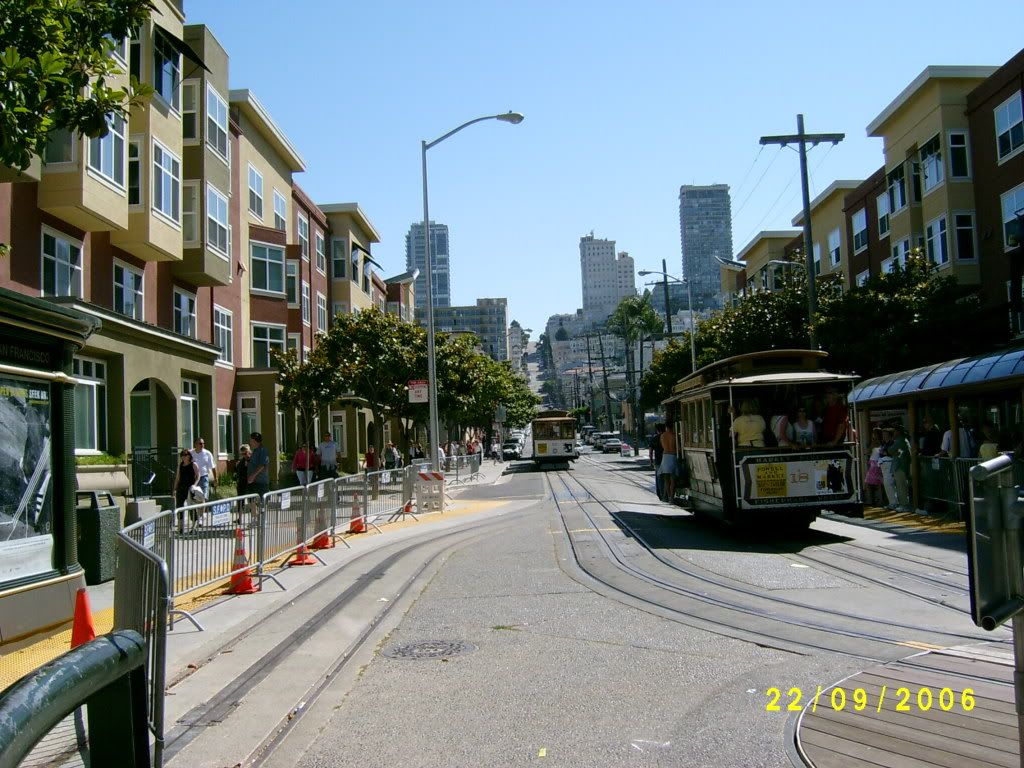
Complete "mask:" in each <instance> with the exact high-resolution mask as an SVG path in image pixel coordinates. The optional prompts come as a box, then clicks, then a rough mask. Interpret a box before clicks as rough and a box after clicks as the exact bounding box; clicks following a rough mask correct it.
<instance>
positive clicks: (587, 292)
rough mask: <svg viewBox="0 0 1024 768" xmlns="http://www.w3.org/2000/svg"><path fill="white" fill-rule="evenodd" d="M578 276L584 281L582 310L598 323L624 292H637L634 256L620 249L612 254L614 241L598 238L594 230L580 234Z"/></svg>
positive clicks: (587, 316)
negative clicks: (617, 254) (587, 233)
mask: <svg viewBox="0 0 1024 768" xmlns="http://www.w3.org/2000/svg"><path fill="white" fill-rule="evenodd" d="M580 276H581V278H582V281H583V314H584V315H585V316H586V320H587V322H588V323H591V324H596V325H599V324H601V323H603V322H604V321H605V319H606V318H607V317H608V315H610V314H611V313H612V312H614V311H615V307H617V306H618V304H619V302H620V301H622V299H624V298H625V297H626V296H633V295H635V294H636V278H635V272H634V269H633V259H632V258H630V256H629V254H628V253H626V252H622V253H620V254H619V256H618V258H616V257H615V241H614V240H599V239H597V238H595V237H594V233H593V232H591V233H590V234H589V235H584V236H583V237H581V238H580Z"/></svg>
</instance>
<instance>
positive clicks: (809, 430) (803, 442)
mask: <svg viewBox="0 0 1024 768" xmlns="http://www.w3.org/2000/svg"><path fill="white" fill-rule="evenodd" d="M789 432H790V434H789V439H790V440H791V441H792V443H793V444H794V445H796V446H797V447H799V448H810V447H811V446H813V445H814V442H815V434H814V422H813V421H811V420H810V419H808V418H807V409H806V408H803V407H800V408H797V409H796V419H794V420H793V423H792V424H790V425H789Z"/></svg>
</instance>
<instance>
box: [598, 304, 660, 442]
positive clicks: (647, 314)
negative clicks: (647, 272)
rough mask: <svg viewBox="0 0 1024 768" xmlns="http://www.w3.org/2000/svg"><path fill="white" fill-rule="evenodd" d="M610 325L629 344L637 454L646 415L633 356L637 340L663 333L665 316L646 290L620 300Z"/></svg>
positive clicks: (628, 369)
mask: <svg viewBox="0 0 1024 768" xmlns="http://www.w3.org/2000/svg"><path fill="white" fill-rule="evenodd" d="M607 328H608V330H609V331H611V332H612V333H614V334H615V335H616V336H618V337H619V338H621V339H622V341H623V342H624V344H625V347H626V375H627V379H628V381H629V389H630V393H631V396H630V402H631V403H632V406H633V421H634V427H635V432H636V437H637V440H636V444H635V445H634V446H633V452H634V454H636V453H637V452H639V450H640V447H639V442H640V438H641V433H642V430H643V416H642V415H641V413H642V409H641V408H640V407H639V403H638V398H637V396H636V390H637V386H636V385H637V381H636V376H637V368H638V366H637V364H636V362H637V361H635V360H634V359H633V358H634V355H633V352H634V349H635V347H636V344H637V342H639V341H641V340H642V339H645V338H647V337H648V336H650V335H652V334H654V333H660V332H661V331H662V330H663V329H664V326H663V323H662V320H661V317H659V316H658V313H657V312H655V311H654V307H652V306H651V296H650V293H645V294H644V295H643V296H627V297H626V298H624V299H623V300H622V301H620V302H619V305H618V306H617V307H616V308H615V311H614V312H612V314H611V315H610V316H609V317H608V322H607ZM641 350H642V347H641Z"/></svg>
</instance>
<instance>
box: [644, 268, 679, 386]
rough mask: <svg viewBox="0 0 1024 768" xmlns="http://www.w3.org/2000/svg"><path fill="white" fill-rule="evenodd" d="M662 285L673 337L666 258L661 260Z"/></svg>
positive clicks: (670, 336)
mask: <svg viewBox="0 0 1024 768" xmlns="http://www.w3.org/2000/svg"><path fill="white" fill-rule="evenodd" d="M661 287H662V288H664V289H665V326H666V328H667V329H668V336H669V338H672V307H671V306H670V305H669V300H668V266H667V265H666V264H665V260H664V259H662V260H661ZM641 367H642V366H641Z"/></svg>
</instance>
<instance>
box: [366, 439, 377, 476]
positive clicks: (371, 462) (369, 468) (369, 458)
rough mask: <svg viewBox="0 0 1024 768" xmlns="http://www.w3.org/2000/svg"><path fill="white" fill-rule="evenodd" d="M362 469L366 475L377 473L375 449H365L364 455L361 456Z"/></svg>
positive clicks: (371, 447)
mask: <svg viewBox="0 0 1024 768" xmlns="http://www.w3.org/2000/svg"><path fill="white" fill-rule="evenodd" d="M363 468H364V470H365V471H366V474H369V473H371V472H376V471H377V468H378V462H377V449H376V448H374V447H373V446H372V445H371V446H370V447H369V448H367V449H366V453H365V454H364V456H363Z"/></svg>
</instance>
